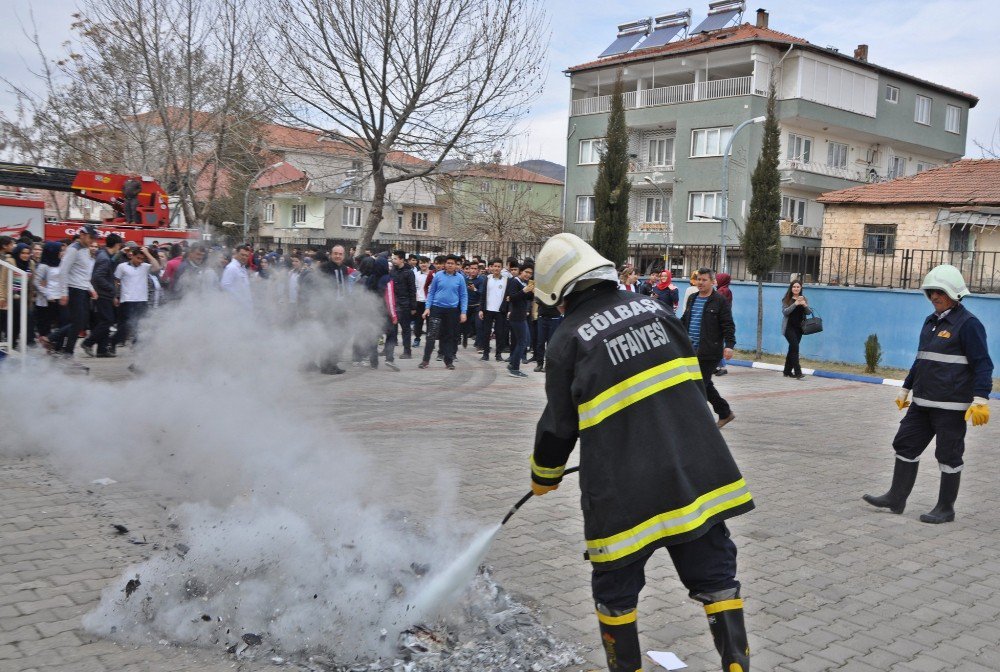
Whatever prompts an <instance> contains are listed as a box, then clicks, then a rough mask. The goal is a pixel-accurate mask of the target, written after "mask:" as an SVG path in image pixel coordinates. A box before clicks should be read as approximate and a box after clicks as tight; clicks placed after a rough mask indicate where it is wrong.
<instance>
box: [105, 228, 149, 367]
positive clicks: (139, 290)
mask: <svg viewBox="0 0 1000 672" xmlns="http://www.w3.org/2000/svg"><path fill="white" fill-rule="evenodd" d="M128 249H129V250H131V256H130V257H129V259H128V261H126V262H125V263H123V264H118V266H117V267H116V268H115V278H116V279H117V280H118V298H117V299H115V305H117V306H119V307H120V308H121V319H120V320H119V321H118V331H117V332H116V333H115V339H114V341H112V343H111V351H112V352H114V351H115V349H116V348H117V347H118V346H119V345H121V344H123V343H125V342H126V341H127V340H128V338H129V336H132V341H133V342H134V341H135V340H136V338H135V333H136V327H137V325H138V323H139V320H140V319H142V318H143V317H144V316H145V315H146V311H147V310H148V308H149V278H150V273H156V272H157V271H159V270H160V262H159V261H157V259H156V257H155V256H154V255H153V254H152V253H151V252H150V251H149V248H148V247H145V246H143V247H140V248H135V247H132V248H128Z"/></svg>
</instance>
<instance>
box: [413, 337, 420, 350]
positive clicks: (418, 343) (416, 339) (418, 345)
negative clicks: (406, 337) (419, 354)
mask: <svg viewBox="0 0 1000 672" xmlns="http://www.w3.org/2000/svg"><path fill="white" fill-rule="evenodd" d="M413 347H414V348H419V347H420V339H419V338H414V339H413Z"/></svg>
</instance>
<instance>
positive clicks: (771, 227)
mask: <svg viewBox="0 0 1000 672" xmlns="http://www.w3.org/2000/svg"><path fill="white" fill-rule="evenodd" d="M779 134H780V131H779V130H778V116H777V113H776V95H775V90H774V82H773V81H772V82H771V89H770V92H769V93H768V96H767V119H766V120H765V121H764V141H763V144H762V146H761V150H760V158H759V159H757V166H756V167H755V168H754V170H753V175H752V176H751V177H750V187H751V191H752V195H751V197H750V214H749V215H748V216H747V222H746V228H745V229H744V230H743V233H742V234H741V235H740V246H741V247H742V248H743V256H744V258H745V260H746V267H747V270H748V271H750V272H751V273H752V274H753V275H754V276H756V278H757V359H760V357H761V351H762V335H763V328H764V278H765V277H766V276H767V274H768V273H770V272H771V271H773V270H774V267H775V266H777V265H778V262H779V261H780V260H781V230H780V229H779V228H778V218H779V217H780V216H781V175H780V173H779V172H778V155H779V147H780V137H779Z"/></svg>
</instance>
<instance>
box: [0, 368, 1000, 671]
mask: <svg viewBox="0 0 1000 672" xmlns="http://www.w3.org/2000/svg"><path fill="white" fill-rule="evenodd" d="M464 352H471V351H463V352H460V359H459V362H458V369H457V370H456V371H451V372H449V371H446V370H445V369H444V368H443V367H442V366H435V365H433V363H432V366H431V368H429V369H427V370H425V371H421V370H417V369H416V364H417V362H416V361H414V360H409V361H402V362H399V364H400V367H401V368H402V372H400V373H398V374H396V373H388V372H385V371H370V370H367V369H363V370H359V369H352V370H350V371H349V372H348V373H347V374H345V375H343V376H337V377H326V376H320V375H314V374H303V375H302V379H301V384H302V386H303V389H304V390H305V391H306V392H308V394H309V402H308V404H307V406H306V407H305V408H304V409H303V411H304V413H305V414H306V415H307V416H308V417H309V418H310V420H311V421H314V422H317V423H320V424H323V423H326V424H328V425H333V424H334V423H336V424H337V426H339V427H340V428H342V430H343V431H344V432H346V433H348V434H356V435H360V434H364V435H365V437H366V443H367V444H368V445H373V446H378V451H379V452H378V459H379V460H380V464H381V465H383V466H384V467H385V468H386V469H388V470H389V476H390V477H391V478H392V479H393V480H394V482H395V483H396V489H397V490H398V491H399V493H398V500H399V501H398V503H397V504H396V506H397V507H398V508H400V509H401V510H408V511H412V512H414V515H419V514H420V512H422V511H428V508H427V507H429V506H432V505H431V504H428V503H427V502H426V501H425V500H426V497H425V496H424V493H423V492H422V491H416V490H413V489H408V488H406V487H405V484H406V483H408V482H425V481H434V480H435V479H441V478H445V479H446V480H448V482H450V483H453V484H454V487H455V488H457V496H456V501H455V502H454V510H455V511H457V512H460V515H463V516H465V517H468V518H470V519H472V520H475V521H480V522H482V523H484V524H487V523H490V522H493V521H495V520H498V519H499V518H500V517H502V516H503V514H504V513H506V510H507V508H508V507H509V506H510V504H512V503H513V502H514V501H515V500H516V499H518V498H519V497H520V496H521V495H523V494H524V493H525V492H526V491H527V490H528V487H529V481H528V469H527V458H528V454H529V451H530V446H531V442H532V440H533V436H534V423H535V421H536V420H537V417H538V415H539V413H540V411H541V408H542V406H543V403H544V401H543V399H544V392H543V380H544V377H543V376H542V375H541V374H534V373H532V372H529V378H528V379H526V380H523V381H517V382H516V383H515V382H508V381H509V379H508V378H507V376H506V375H503V374H504V372H503V370H502V369H501V367H502V366H503V365H497V364H494V363H493V362H480V361H477V360H475V359H474V358H473V357H472V356H471V355H467V356H463V353H464ZM128 363H129V359H128V357H121V358H119V359H116V360H100V361H94V362H89V364H91V365H92V366H91V368H92V371H91V378H92V379H93V380H112V381H113V380H120V379H122V378H125V377H127V376H128V375H129V374H128V373H127V372H126V370H125V367H126V366H127V365H128ZM717 384H718V386H719V389H720V391H721V392H722V394H723V395H724V396H726V397H727V398H728V399H729V400H730V401H731V403H732V404H733V408H734V410H735V412H736V414H737V416H738V418H737V420H736V421H735V422H733V423H732V424H730V425H728V426H727V427H726V428H725V430H724V431H723V435H724V436H725V437H726V439H727V440H728V441H729V444H730V447H731V448H732V451H733V454H734V455H735V457H736V460H737V462H738V463H739V465H740V467H741V469H742V471H743V473H744V475H745V477H746V479H747V481H748V482H749V484H750V487H751V490H752V491H753V493H754V496H755V499H756V501H757V505H758V508H757V510H755V511H754V512H752V513H750V514H748V515H746V516H742V517H740V518H738V519H736V520H733V521H731V524H730V528H731V531H732V534H733V538H734V539H735V540H736V542H737V544H738V545H739V563H740V578H741V580H742V582H743V584H744V588H743V594H744V597H745V599H746V604H747V615H748V617H747V620H748V627H749V629H750V632H751V644H752V647H753V658H752V660H753V661H755V662H754V663H753V666H754V669H758V670H770V671H774V672H778V671H783V672H804V671H812V670H815V671H817V672H819V671H825V670H838V672H873V671H878V672H886V671H888V670H892V671H894V672H920V671H923V670H927V671H936V670H945V669H948V670H961V671H963V672H980V671H982V670H992V671H994V672H995V671H996V670H998V669H1000V623H998V620H1000V618H998V617H1000V601H998V598H1000V559H998V558H1000V517H998V516H996V513H995V512H996V511H997V510H998V505H1000V490H998V489H997V488H996V487H995V484H996V483H997V482H1000V460H996V459H994V458H995V448H996V446H998V445H1000V420H997V421H994V422H993V423H992V424H990V425H987V426H986V427H981V428H972V427H970V428H969V432H968V436H967V440H966V441H967V451H966V462H967V465H968V466H967V468H966V471H965V472H964V474H963V479H962V491H961V494H960V495H959V499H958V503H957V505H956V509H957V512H958V515H957V520H956V522H955V523H952V524H948V525H942V526H932V525H924V524H921V523H920V522H919V521H918V520H917V518H918V516H919V514H920V513H922V512H925V511H927V510H929V509H930V508H931V507H932V506H933V505H934V502H935V501H936V497H937V486H938V471H937V468H936V465H935V463H934V459H933V448H931V449H930V450H929V451H928V453H926V454H925V456H924V460H923V462H922V463H921V468H920V474H919V477H918V479H917V484H916V487H915V489H914V492H913V495H912V496H911V498H910V500H909V502H908V504H907V509H906V511H905V513H904V514H903V515H901V516H896V515H893V514H891V513H888V512H885V511H879V510H875V509H872V508H871V507H868V506H867V505H866V504H864V503H863V502H862V501H861V495H862V494H864V493H866V492H870V493H876V494H880V493H882V492H884V491H885V489H886V488H887V487H888V484H889V480H890V477H891V472H892V464H893V459H894V458H893V455H892V450H891V447H890V446H891V441H892V437H893V434H894V433H895V430H896V426H897V425H898V422H899V419H900V415H899V413H898V412H897V411H896V408H895V404H894V403H893V399H894V398H895V394H894V391H893V390H892V389H891V388H885V387H882V386H876V385H865V384H860V383H857V384H855V383H846V384H845V383H844V382H843V381H833V380H824V379H819V378H807V379H806V380H804V381H789V380H788V379H785V378H783V377H781V376H780V375H777V374H776V373H773V372H768V371H761V370H754V369H738V368H731V369H730V374H729V375H728V376H726V377H725V378H723V379H720V380H718V381H717ZM415 391H416V392H419V394H415V393H414V392H415ZM387 399H391V400H392V404H391V413H389V414H386V410H385V409H386V403H385V402H386V400H387ZM487 399H488V400H490V409H491V410H490V412H489V413H475V414H472V415H470V414H469V413H468V412H467V411H466V409H467V408H469V407H470V405H472V406H475V405H476V404H480V403H481V402H482V401H483V400H487ZM334 419H335V420H334ZM413 427H426V428H429V427H434V428H435V436H436V437H437V440H436V441H435V442H434V443H433V444H431V443H428V442H423V441H420V442H407V441H405V440H400V437H401V436H402V437H405V436H406V435H407V432H409V431H410V430H412V428H413ZM93 430H94V432H95V435H94V436H95V440H96V437H97V434H96V432H97V431H98V427H97V425H96V424H95V427H94V428H93ZM8 438H9V437H8ZM575 460H576V457H575V456H574V457H573V458H572V459H571V464H573V463H575ZM108 475H111V476H112V477H114V474H108ZM88 490H90V492H88ZM161 503H162V504H164V505H167V504H169V503H171V502H169V501H168V498H166V497H162V496H160V495H151V494H150V493H147V492H143V491H142V490H140V489H139V488H138V487H136V486H134V485H133V484H130V483H129V482H127V481H124V480H123V481H122V482H120V483H117V484H114V485H110V486H93V485H90V484H88V483H79V482H75V481H74V480H73V479H72V478H68V477H66V476H65V475H63V474H60V473H59V472H57V471H55V470H54V469H53V468H52V467H51V466H50V465H49V464H48V463H47V462H46V461H45V460H44V459H42V458H39V457H35V456H31V457H17V458H0V540H2V543H0V669H2V670H3V671H4V672H8V670H9V671H10V672H29V670H33V669H38V670H46V671H49V670H65V671H67V672H70V671H72V672H89V671H91V670H93V671H94V672H105V671H111V670H114V671H116V672H118V671H131V670H135V671H136V672H138V671H140V670H142V671H143V672H147V671H148V672H168V671H169V672H187V671H189V670H190V671H191V672H194V671H196V670H197V671H198V672H203V671H208V672H222V671H223V670H231V669H233V668H232V665H233V661H232V660H231V659H228V658H226V657H225V656H221V655H219V653H218V652H216V651H207V650H194V649H187V648H183V647H173V646H170V647H164V646H160V645H158V644H157V643H156V642H150V644H149V645H147V646H142V647H122V646H119V645H117V644H114V643H112V642H107V641H103V640H99V639H95V638H94V637H92V636H90V635H89V634H87V633H85V632H83V631H82V630H81V629H80V627H79V619H80V616H81V614H83V613H85V612H86V611H88V610H90V609H91V608H93V607H94V606H95V605H96V601H97V599H98V597H99V592H100V590H102V589H103V588H104V587H105V586H107V585H108V584H109V583H110V582H111V581H116V580H117V579H118V577H119V576H120V575H121V574H122V572H123V571H124V570H125V568H126V567H127V566H128V565H129V564H131V563H134V562H137V561H139V560H141V559H142V558H143V557H144V556H145V555H147V554H148V553H149V551H148V550H146V549H144V548H143V547H138V546H133V545H130V544H128V543H127V542H126V541H125V540H122V539H121V538H117V537H115V536H113V535H112V534H110V533H109V525H110V523H111V522H118V521H120V520H122V521H128V522H130V523H131V524H130V525H129V527H130V528H133V529H142V530H157V529H161V526H162V523H163V513H164V512H163V509H161V508H160V507H159V506H158V504H161ZM173 503H176V502H173ZM582 548H583V531H582V520H581V516H580V511H579V490H578V488H577V485H576V481H575V477H573V476H570V477H567V479H566V481H565V483H564V484H563V486H562V487H560V489H559V490H558V491H556V492H553V493H551V494H549V495H546V497H545V498H543V499H541V500H538V501H531V502H529V503H528V504H526V505H525V506H524V507H523V508H522V510H521V511H520V512H519V513H518V514H517V515H516V516H515V517H514V518H513V519H512V520H511V522H510V523H509V524H508V525H507V526H506V528H505V529H504V531H503V532H502V533H501V534H500V536H499V537H498V538H497V541H496V544H495V546H494V547H493V549H492V550H491V551H490V555H489V556H488V558H487V562H488V563H489V564H490V565H491V566H492V567H493V569H494V577H495V578H496V579H497V580H498V581H499V582H500V583H501V584H502V585H503V586H504V587H505V588H506V589H508V590H510V591H511V592H512V593H514V594H515V595H517V596H519V597H521V598H523V599H526V600H528V601H531V602H533V603H535V604H536V605H537V606H539V607H541V609H542V615H543V618H544V619H545V620H546V622H547V624H549V625H551V626H552V629H553V632H555V633H557V634H558V635H560V636H562V637H564V638H566V639H567V640H568V641H573V642H579V643H580V645H581V647H582V649H583V652H584V654H585V656H586V658H587V660H588V665H587V666H585V667H584V669H601V668H603V666H604V657H603V652H602V650H601V647H600V643H599V639H598V636H597V626H596V619H595V617H594V615H593V603H592V600H591V597H590V591H589V583H590V567H589V565H588V564H587V563H586V562H584V561H583V559H582V556H581V552H582ZM639 623H640V630H641V634H642V644H643V650H649V649H658V650H671V651H674V652H675V653H677V654H678V655H680V656H681V658H682V659H683V660H685V662H687V663H688V665H689V669H690V670H692V672H698V671H701V670H704V671H706V672H708V671H714V670H716V669H718V657H717V655H716V654H715V652H714V648H713V645H712V639H711V636H710V634H709V632H708V627H707V624H706V622H705V616H704V612H703V610H702V609H701V607H700V606H699V605H698V604H696V603H694V602H692V601H691V600H689V599H688V598H687V594H686V591H685V590H684V588H683V587H682V586H681V585H680V582H679V581H678V580H677V578H676V574H675V572H674V570H673V567H672V566H671V565H670V562H669V557H668V556H667V554H666V553H664V552H658V553H656V554H654V555H653V557H652V558H651V559H650V561H649V563H648V564H647V587H646V589H645V591H644V592H643V596H642V599H641V601H640V605H639ZM241 665H242V669H244V670H247V671H251V670H257V669H261V670H263V669H269V668H272V667H273V666H270V665H269V664H257V663H250V664H243V663H241ZM648 668H649V666H647V669H648ZM573 669H574V672H575V671H577V670H579V669H580V668H579V667H575V668H573ZM567 672H569V671H567Z"/></svg>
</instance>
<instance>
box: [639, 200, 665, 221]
mask: <svg viewBox="0 0 1000 672" xmlns="http://www.w3.org/2000/svg"><path fill="white" fill-rule="evenodd" d="M643 221H644V222H647V223H661V222H663V221H665V220H664V218H663V199H662V198H660V197H659V196H647V197H646V218H645V219H644V220H643Z"/></svg>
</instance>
